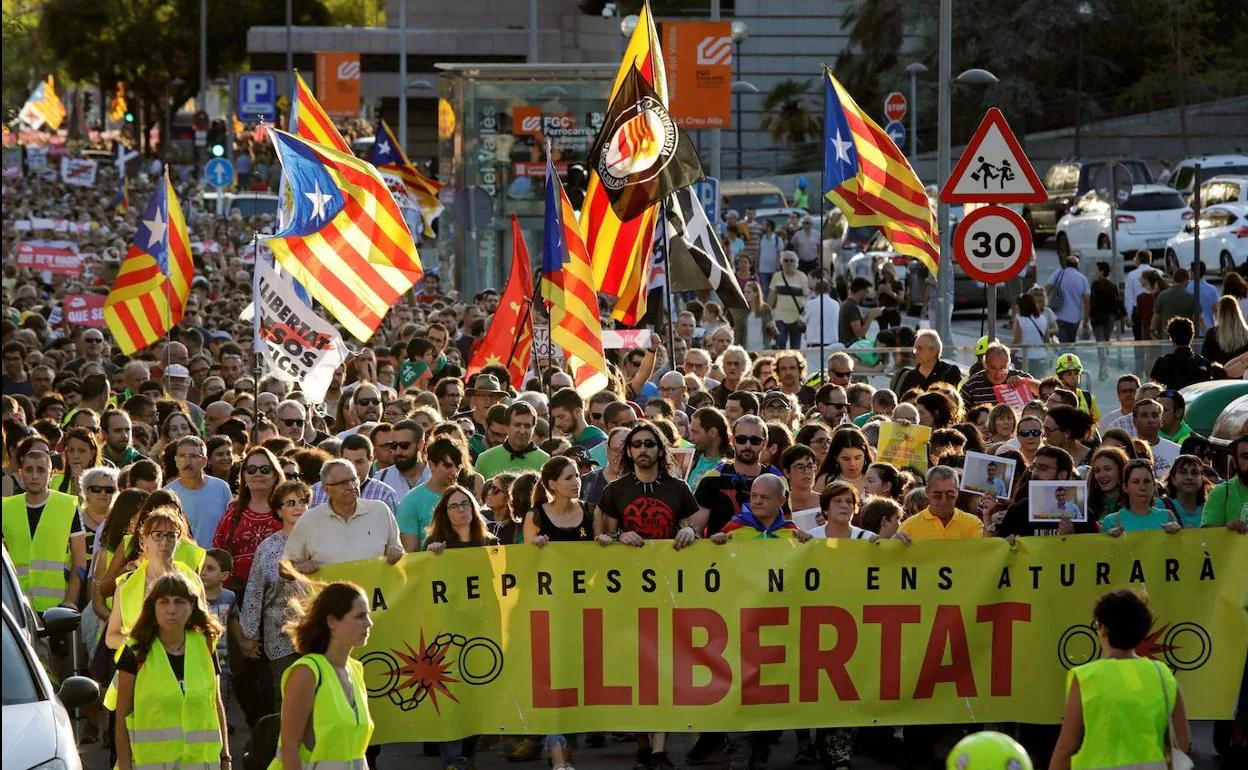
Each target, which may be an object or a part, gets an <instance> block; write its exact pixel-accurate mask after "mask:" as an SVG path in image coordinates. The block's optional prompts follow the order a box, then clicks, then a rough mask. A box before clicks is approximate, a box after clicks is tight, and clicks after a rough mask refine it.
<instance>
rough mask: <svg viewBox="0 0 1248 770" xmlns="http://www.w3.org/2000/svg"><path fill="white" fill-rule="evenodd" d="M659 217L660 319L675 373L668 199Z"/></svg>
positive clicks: (661, 204)
mask: <svg viewBox="0 0 1248 770" xmlns="http://www.w3.org/2000/svg"><path fill="white" fill-rule="evenodd" d="M659 217H660V218H659V223H658V227H661V228H663V313H662V315H660V316H659V318H660V319H661V318H664V317H666V318H667V364H668V366H670V367H672V371H675V370H676V325H675V324H674V323H672V309H673V308H672V249H671V243H670V242H669V241H668V237H667V198H664V199H663V200H662V201H661V202H660V203H659ZM720 301H721V302H722V301H723V298H722V297H721V298H720Z"/></svg>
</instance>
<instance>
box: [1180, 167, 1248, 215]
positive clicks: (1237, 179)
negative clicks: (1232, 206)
mask: <svg viewBox="0 0 1248 770" xmlns="http://www.w3.org/2000/svg"><path fill="white" fill-rule="evenodd" d="M1188 203H1189V204H1190V203H1192V199H1190V198H1189V199H1188ZM1219 203H1245V204H1248V176H1234V175H1230V174H1219V175H1218V176H1215V177H1214V178H1213V179H1210V180H1209V181H1208V182H1205V183H1204V184H1202V185H1201V186H1200V207H1201V208H1202V209H1203V208H1204V207H1205V206H1214V205H1217V204H1219Z"/></svg>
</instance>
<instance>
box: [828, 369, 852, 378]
mask: <svg viewBox="0 0 1248 770" xmlns="http://www.w3.org/2000/svg"><path fill="white" fill-rule="evenodd" d="M828 374H830V375H832V376H833V377H852V376H853V374H854V373H853V372H838V371H836V370H835V369H829V370H828Z"/></svg>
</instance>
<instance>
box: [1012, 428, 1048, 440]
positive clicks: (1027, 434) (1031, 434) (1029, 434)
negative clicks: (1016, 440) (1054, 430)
mask: <svg viewBox="0 0 1248 770" xmlns="http://www.w3.org/2000/svg"><path fill="white" fill-rule="evenodd" d="M1043 432H1044V431H1042V430H1038V429H1033V430H1020V431H1019V432H1018V435H1020V436H1022V437H1024V438H1036V437H1038V436H1039V435H1040V434H1042V433H1043Z"/></svg>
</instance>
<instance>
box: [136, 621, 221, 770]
mask: <svg viewBox="0 0 1248 770" xmlns="http://www.w3.org/2000/svg"><path fill="white" fill-rule="evenodd" d="M185 660H186V662H185V671H184V673H183V681H182V686H181V687H179V686H178V681H177V679H176V678H175V677H174V675H173V668H172V667H171V666H170V665H169V657H168V656H167V655H166V654H165V646H164V645H163V644H161V643H160V641H159V640H156V641H154V642H153V643H152V648H151V650H150V651H149V652H148V653H147V659H146V660H144V661H143V663H142V664H141V665H140V666H139V673H138V676H136V677H135V679H134V709H133V710H132V711H131V712H130V714H129V716H127V717H126V732H128V733H129V734H130V752H131V756H132V759H133V761H132V763H131V766H132V767H133V768H134V770H216V769H217V768H220V767H221V723H220V721H219V720H218V717H217V676H216V671H215V670H214V669H213V666H212V651H211V650H210V649H209V648H208V639H207V637H205V636H204V635H203V634H201V633H199V632H197V631H188V632H186V659H185Z"/></svg>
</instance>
